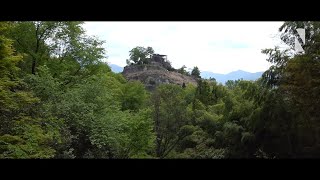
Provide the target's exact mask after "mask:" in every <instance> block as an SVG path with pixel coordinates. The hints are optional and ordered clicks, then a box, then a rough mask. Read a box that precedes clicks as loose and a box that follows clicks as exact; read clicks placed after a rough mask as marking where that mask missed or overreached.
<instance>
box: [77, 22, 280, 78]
mask: <svg viewBox="0 0 320 180" xmlns="http://www.w3.org/2000/svg"><path fill="white" fill-rule="evenodd" d="M282 24H283V22H280V21H278V22H245V21H243V22H172V21H171V22H152V21H151V22H139V21H135V22H123V21H122V22H108V21H102V22H98V21H95V22H85V23H84V25H83V27H84V29H85V30H86V32H87V34H88V35H94V36H97V37H98V38H99V39H100V40H104V41H105V44H104V47H105V49H106V52H107V53H106V54H107V56H108V58H107V62H108V63H110V64H116V65H119V66H122V67H123V66H125V65H126V59H129V51H130V50H131V49H132V48H134V47H136V46H143V47H148V46H150V47H152V48H153V49H154V51H155V53H157V54H165V55H167V57H168V60H169V61H171V64H172V66H173V67H174V68H176V69H177V68H180V67H182V66H183V65H186V66H187V68H193V67H194V66H198V67H199V69H200V71H211V72H214V73H223V74H226V73H229V72H232V71H236V70H244V71H248V72H260V71H265V70H267V69H268V68H269V66H270V64H269V63H268V62H267V61H266V58H267V56H266V55H264V54H262V53H261V50H262V49H265V48H274V47H275V46H280V47H281V44H282V43H281V41H280V38H279V32H278V30H279V27H280V26H281V25H282Z"/></svg>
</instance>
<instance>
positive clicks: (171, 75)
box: [122, 60, 197, 90]
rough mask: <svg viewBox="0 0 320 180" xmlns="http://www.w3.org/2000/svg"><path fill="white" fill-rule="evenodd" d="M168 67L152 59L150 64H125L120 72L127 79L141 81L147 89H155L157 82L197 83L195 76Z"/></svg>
mask: <svg viewBox="0 0 320 180" xmlns="http://www.w3.org/2000/svg"><path fill="white" fill-rule="evenodd" d="M167 66H168V65H167ZM170 67H171V66H170ZM168 69H170V68H168V67H166V66H165V65H163V63H161V62H157V61H154V60H152V61H151V63H150V64H142V65H139V64H131V65H129V66H126V67H124V70H123V72H122V74H123V76H124V77H125V78H126V79H127V80H129V81H132V80H138V81H141V82H142V83H143V84H145V86H146V88H147V89H148V90H153V89H155V87H156V86H157V85H159V84H177V85H180V86H182V85H183V84H185V85H187V84H189V83H190V84H193V85H197V81H196V78H194V77H192V76H186V75H183V74H180V73H178V72H175V70H174V69H173V70H170V71H169V70H168Z"/></svg>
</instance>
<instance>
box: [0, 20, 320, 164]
mask: <svg viewBox="0 0 320 180" xmlns="http://www.w3.org/2000/svg"><path fill="white" fill-rule="evenodd" d="M83 23H84V22H76V21H71V22H68V21H63V22H55V21H32V22H31V21H23V22H20V21H18V22H17V21H6V22H5V21H1V22H0V158H1V159H7V158H8V159H30V158H32V159H44V158H49V159H77V158H90V159H92V158H93V159H95V158H103V159H136V158H139V159H141V158H142V159H175V158H179V159H181V158H183V159H229V158H263V159H278V158H314V157H320V59H319V56H320V22H312V21H311V22H310V21H308V22H301V21H299V22H291V21H290V22H284V23H283V25H282V26H281V27H279V33H280V34H281V40H282V41H283V42H284V43H285V44H286V45H288V47H289V48H288V49H284V50H283V49H280V48H278V47H274V48H273V49H263V50H261V53H263V54H266V56H267V59H266V61H268V62H270V63H271V64H272V65H271V66H270V68H269V69H268V70H267V71H265V72H264V73H263V75H262V77H261V78H259V79H258V80H256V81H246V80H242V79H239V80H235V81H231V80H230V81H228V82H227V83H226V84H225V85H223V84H221V83H217V82H216V81H215V80H214V78H212V79H201V78H200V77H199V69H198V68H195V69H194V70H193V71H192V75H195V76H198V77H199V80H198V85H197V86H193V85H191V84H186V85H184V86H178V85H175V84H162V85H160V86H158V87H157V88H156V90H154V91H152V92H151V91H148V90H146V89H145V86H144V84H142V83H141V82H139V81H127V80H126V79H125V78H124V77H123V75H122V74H121V73H114V72H112V71H111V69H110V67H109V66H108V64H107V63H106V61H105V60H106V59H107V55H108V54H107V51H108V49H105V48H104V47H103V45H104V43H106V42H104V41H102V40H100V39H98V38H97V37H95V36H89V35H87V34H86V32H85V30H84V29H83V27H82V24H83ZM297 28H304V29H305V30H306V31H305V43H304V45H303V49H304V53H292V48H293V47H294V38H295V37H296V35H297V34H298V33H297V31H296V29H297ZM132 48H133V49H132V51H130V52H128V57H130V58H131V60H133V62H131V63H141V64H143V63H144V61H145V60H146V59H144V58H139V55H140V57H141V55H148V53H149V54H150V53H154V51H153V49H152V48H151V47H149V48H147V49H144V50H145V51H143V49H142V50H141V49H140V50H139V48H134V47H132ZM124 61H125V59H124ZM128 61H129V60H128ZM128 63H130V62H128ZM180 71H181V72H184V73H186V72H185V71H184V68H181V69H180Z"/></svg>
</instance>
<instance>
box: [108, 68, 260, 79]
mask: <svg viewBox="0 0 320 180" xmlns="http://www.w3.org/2000/svg"><path fill="white" fill-rule="evenodd" d="M109 66H110V68H111V70H112V71H113V72H115V73H120V72H122V71H123V70H124V68H123V67H121V66H118V65H116V64H110V65H109ZM147 67H149V68H147V69H149V70H150V69H152V65H148V66H147ZM164 70H166V69H164ZM190 71H191V70H190ZM155 73H156V72H155ZM158 73H159V72H158ZM262 73H263V72H256V73H250V72H247V71H242V70H238V71H233V72H230V73H228V74H219V73H213V72H210V71H202V72H201V77H202V78H204V79H209V78H210V77H214V78H215V79H216V80H217V82H219V83H222V84H224V83H225V82H227V81H228V80H237V79H243V80H257V79H258V78H260V77H261V75H262ZM147 74H150V72H147ZM151 74H152V73H151ZM169 74H171V76H172V77H173V78H174V79H177V77H180V76H181V74H179V73H176V72H169V73H167V75H169ZM172 74H174V75H172ZM155 75H156V74H155ZM136 76H139V75H137V74H136ZM151 76H153V75H151ZM182 77H183V78H187V79H189V80H190V78H189V76H187V77H186V76H184V75H183V76H182ZM130 78H133V77H130ZM169 79H171V78H169ZM178 79H180V80H178V83H179V84H180V83H181V78H178ZM187 81H188V80H187ZM190 81H192V80H190Z"/></svg>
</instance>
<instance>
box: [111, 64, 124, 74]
mask: <svg viewBox="0 0 320 180" xmlns="http://www.w3.org/2000/svg"><path fill="white" fill-rule="evenodd" d="M109 66H110V68H111V70H112V71H113V72H115V73H121V72H122V71H123V67H121V66H118V65H116V64H109Z"/></svg>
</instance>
